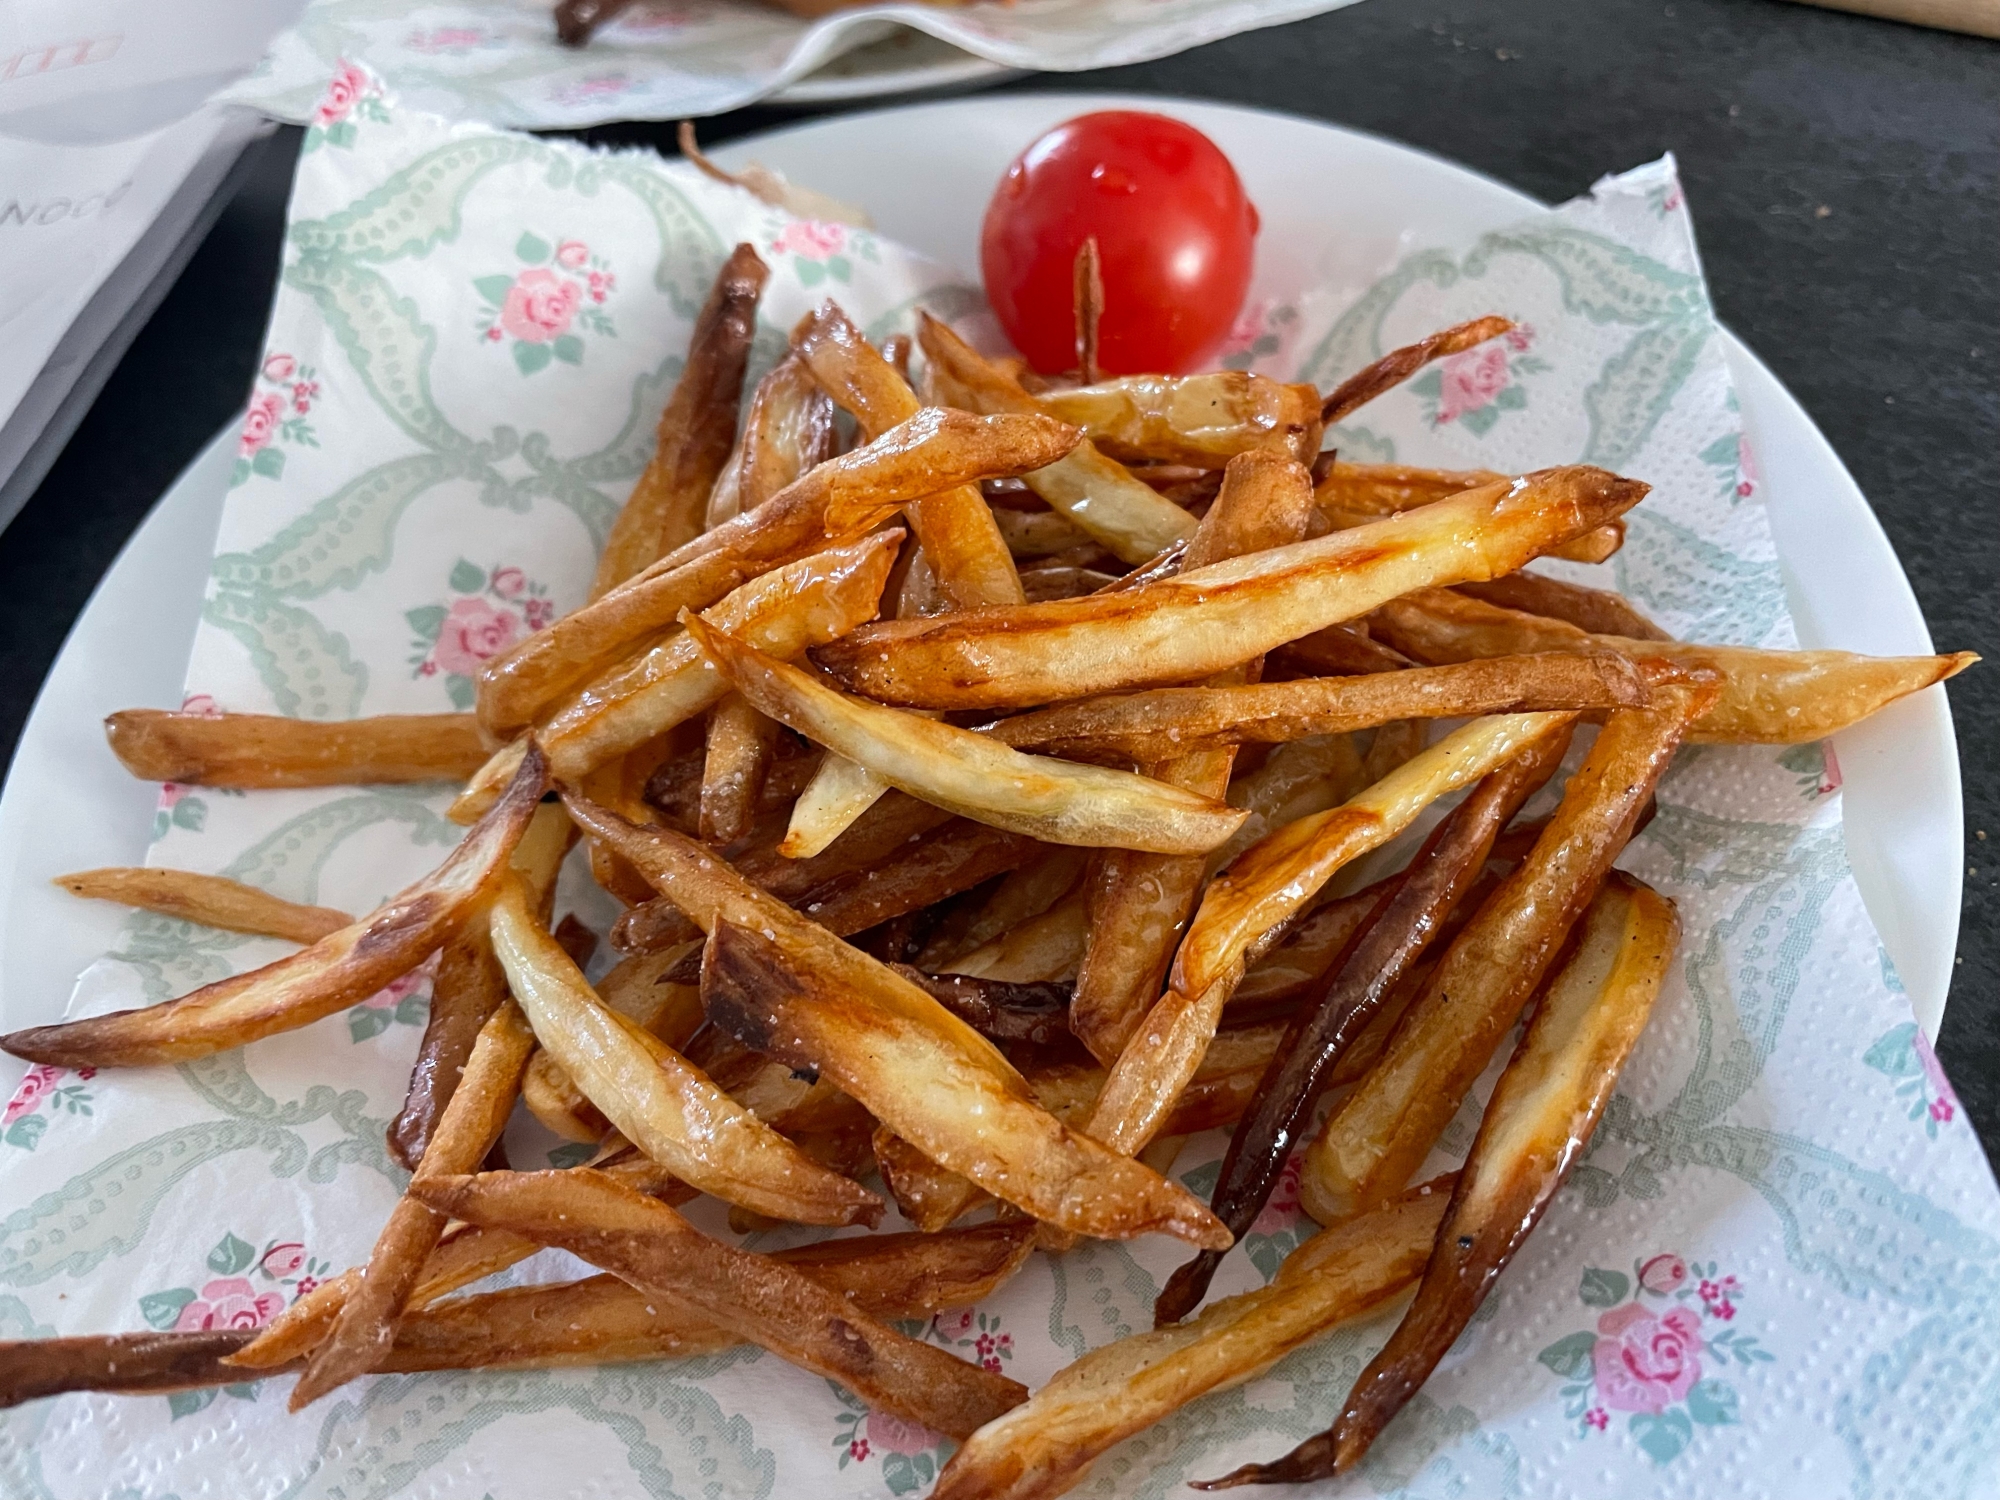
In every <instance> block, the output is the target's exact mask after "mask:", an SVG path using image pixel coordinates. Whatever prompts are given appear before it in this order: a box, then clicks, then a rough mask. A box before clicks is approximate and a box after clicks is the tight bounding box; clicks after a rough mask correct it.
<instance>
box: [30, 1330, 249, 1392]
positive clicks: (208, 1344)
mask: <svg viewBox="0 0 2000 1500" xmlns="http://www.w3.org/2000/svg"><path fill="white" fill-rule="evenodd" d="M255 1337H256V1332H255V1330H253V1329H248V1328H204V1329H200V1330H187V1331H175V1332H171V1333H150V1332H149V1333H113V1334H88V1335H85V1336H83V1337H80V1338H62V1339H18V1340H8V1341H5V1342H0V1409H4V1408H7V1407H13V1406H20V1405H22V1404H23V1403H24V1402H28V1401H39V1400H41V1399H43V1398H44V1397H46V1396H60V1395H64V1394H66V1393H67V1392H70V1391H119V1392H124V1393H127V1394H131V1395H139V1394H154V1393H164V1392H167V1391H185V1390H190V1389H198V1388H200V1387H202V1386H210V1385H226V1384H228V1383H229V1382H231V1381H236V1380H241V1379H242V1378H243V1372H242V1371H241V1370H239V1369H236V1368H234V1367H233V1366H230V1365H226V1364H224V1363H223V1359H224V1358H225V1357H226V1356H228V1355H231V1354H234V1353H235V1352H236V1351H237V1350H239V1349H241V1348H242V1347H243V1346H244V1345H245V1344H247V1343H249V1342H250V1340H251V1339H253V1338H255Z"/></svg>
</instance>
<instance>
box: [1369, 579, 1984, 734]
mask: <svg viewBox="0 0 2000 1500" xmlns="http://www.w3.org/2000/svg"><path fill="white" fill-rule="evenodd" d="M1375 620H1376V624H1377V627H1378V628H1379V630H1380V632H1381V634H1382V635H1384V636H1385V637H1386V638H1387V639H1388V640H1389V642H1390V643H1391V644H1392V645H1394V646H1395V647H1396V649H1397V650H1399V651H1404V652H1407V653H1408V654H1409V655H1411V656H1414V657H1416V658H1417V659H1418V660H1420V661H1433V662H1439V661H1466V660H1470V659H1472V658H1474V657H1481V656H1494V655H1500V654H1503V653H1506V652H1512V651H1518V650H1523V649H1525V650H1530V651H1607V652H1616V653H1618V654H1620V655H1622V656H1628V657H1630V658H1632V660H1634V661H1635V662H1638V663H1639V664H1640V665H1641V666H1642V667H1643V666H1646V665H1647V664H1650V663H1655V662H1657V663H1661V664H1663V665H1671V666H1675V667H1679V668H1682V669H1684V670H1687V671H1692V672H1713V673H1715V674H1717V675H1718V677H1719V680H1720V682H1721V687H1722V691H1721V693H1720V695H1719V696H1718V697H1717V698H1716V700H1715V704H1714V706H1713V707H1712V708H1710V709H1709V710H1708V712H1707V714H1706V715H1704V716H1703V718H1702V720H1701V722H1700V723H1698V724H1697V725H1695V727H1694V730H1693V733H1692V734H1691V735H1690V736H1689V738H1690V739H1691V740H1693V741H1694V742H1695V743H1696V744H1726V745H1745V744H1748V745H1793V744H1805V743H1809V742H1810V741H1813V740H1820V739H1825V738H1826V737H1827V736H1828V735H1830V734H1835V733H1838V732H1839V731H1840V730H1842V729H1845V728H1847V727H1848V725H1850V724H1854V723H1858V722H1859V721H1860V720H1862V719H1865V718H1867V717H1868V716H1869V715H1870V714H1872V713H1874V712H1875V711H1876V710H1877V709H1879V708H1883V707H1886V706H1887V705H1888V704H1891V703H1893V702H1895V701H1896V700H1897V699H1898V698H1903V697H1907V696H1908V695H1909V694H1911V693H1916V692H1921V691H1923V689H1925V688H1927V687H1930V686H1932V685H1933V684H1934V683H1939V682H1943V681H1944V680H1945V679H1946V678H1949V677H1954V676H1956V675H1957V674H1958V673H1960V672H1962V671H1964V670H1965V669H1966V668H1967V667H1969V666H1971V665H1972V664H1973V663H1974V662H1976V661H1978V660H1979V657H1978V656H1977V654H1975V653H1973V652H1971V651H1960V652H1956V653H1954V654H1952V655H1948V656H1857V655H1855V654H1854V653H1852V652H1848V651H1762V650H1758V649H1756V648H1754V647H1750V646H1702V645H1695V644H1692V643H1690V642H1685V641H1655V640H1635V639H1631V638H1629V637H1625V636H1614V635H1590V634H1587V633H1585V632H1584V631H1581V630H1578V629H1577V628H1576V627H1575V626H1574V625H1570V624H1567V623H1565V622H1564V621H1561V620H1553V619H1547V618H1544V617H1543V616H1540V615H1530V614H1524V613H1522V612H1521V611H1519V610H1513V609H1503V608H1501V607H1500V606H1498V605H1494V604H1487V603H1484V602H1482V601H1481V600H1478V599H1471V598H1467V597H1465V596H1463V595H1458V594H1453V593H1451V592H1449V591H1445V590H1423V591H1420V592H1419V593H1417V594H1415V595H1414V596H1413V597H1411V598H1408V599H1397V600H1394V601H1392V602H1391V603H1389V604H1386V605H1384V606H1383V607H1382V608H1381V609H1380V610H1378V611H1377V612H1376V616H1375Z"/></svg>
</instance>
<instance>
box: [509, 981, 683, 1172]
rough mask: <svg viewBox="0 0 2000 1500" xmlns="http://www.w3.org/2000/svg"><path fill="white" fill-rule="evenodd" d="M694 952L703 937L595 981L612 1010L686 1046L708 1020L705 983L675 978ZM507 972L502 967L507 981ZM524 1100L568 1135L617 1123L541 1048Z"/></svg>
mask: <svg viewBox="0 0 2000 1500" xmlns="http://www.w3.org/2000/svg"><path fill="white" fill-rule="evenodd" d="M488 947H489V948H490V947H491V944H488ZM690 954H692V955H693V956H694V957H695V958H697V959H699V958H700V956H701V945H700V944H699V943H698V942H695V943H683V944H681V945H680V946H679V947H675V948H668V949H665V950H663V951H662V952H659V953H649V954H641V955H638V956H635V957H632V958H628V959H625V960H624V961H623V962H622V963H620V964H618V965H617V966H616V967H614V968H613V969H612V970H611V972H610V973H608V974H606V975H605V976H604V978H603V979H601V980H599V981H598V982H597V984H596V985H595V986H594V988H595V989H596V991H597V998H598V999H600V1000H601V1001H603V1002H604V1006H605V1008H606V1009H607V1010H614V1011H616V1012H617V1013H618V1014H619V1015H621V1016H623V1017H625V1019H626V1020H628V1021H630V1022H632V1023H633V1024H634V1025H636V1026H639V1027H641V1028H642V1029H644V1030H646V1031H650V1032H651V1033H652V1034H653V1035H654V1036H655V1037H657V1038H658V1039H659V1040H661V1041H662V1042H665V1043H666V1044H667V1045H668V1046H669V1047H672V1048H673V1049H674V1050H675V1051H681V1050H683V1049H684V1048H685V1047H686V1046H687V1043H688V1039H689V1038H690V1037H692V1036H693V1035H694V1034H695V1032H696V1031H697V1030H698V1029H699V1028H700V1026H701V1023H702V1014H701V991H700V989H699V987H698V986H697V985H695V984H694V983H692V982H689V983H680V982H677V981H676V980H675V979H674V978H673V971H674V969H675V966H676V965H678V964H679V962H680V961H681V959H683V958H684V957H686V956H688V955H690ZM493 964H494V968H495V969H496V970H499V964H500V961H499V959H497V958H496V959H494V960H493ZM506 977H507V976H506V974H505V972H504V971H500V980H501V983H502V984H503V985H504V984H505V983H506ZM521 1102H522V1103H523V1104H525V1105H527V1106H528V1112H529V1113H530V1114H532V1115H533V1116H534V1117H535V1118H536V1119H537V1120H539V1121H540V1122H541V1123H542V1124H543V1125H544V1126H545V1127H547V1128H548V1129H549V1130H550V1131H552V1132H554V1133H555V1134H556V1135H559V1136H561V1137H562V1138H563V1139H564V1140H566V1141H582V1142H589V1143H592V1144H595V1143H596V1142H598V1141H601V1140H603V1139H604V1137H605V1134H606V1132H608V1131H609V1130H610V1129H611V1122H610V1121H609V1120H607V1119H605V1118H604V1112H603V1111H602V1110H600V1109H599V1108H598V1107H597V1106H596V1105H595V1104H592V1103H591V1102H590V1100H589V1099H587V1098H585V1097H584V1093H583V1090H582V1089H580V1088H578V1087H577V1086H576V1080H574V1079H573V1078H571V1077H570V1076H569V1071H568V1069H566V1068H564V1067H563V1065H562V1064H561V1063H559V1062H557V1061H556V1060H555V1058H554V1057H552V1056H551V1055H550V1054H548V1053H547V1052H540V1051H538V1052H536V1053H535V1055H534V1057H533V1058H531V1059H530V1060H529V1062H528V1071H527V1072H526V1073H525V1074H523V1075H522V1078H521Z"/></svg>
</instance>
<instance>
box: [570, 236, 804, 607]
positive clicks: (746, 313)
mask: <svg viewBox="0 0 2000 1500" xmlns="http://www.w3.org/2000/svg"><path fill="white" fill-rule="evenodd" d="M770 274H771V271H770V267H768V266H766V265H765V264H764V262H763V261H762V260H760V259H759V258H758V255H757V252H756V251H755V250H753V249H751V248H750V247H749V246H748V245H738V246H737V247H736V248H735V249H734V250H733V251H731V252H730V254H729V258H728V259H727V260H725V261H724V262H723V264H722V269H721V270H719V271H718V272H716V276H715V285H714V286H713V287H711V288H710V289H709V293H708V300H707V302H705V303H704V304H703V305H702V309H701V311H700V313H698V314H697V315H696V317H695V322H694V333H693V335H692V337H691V338H690V340H689V343H688V353H687V363H686V365H685V366H683V368H682V370H681V378H680V379H679V380H678V381H677V382H676V383H675V385H674V392H673V394H672V395H671V396H669V397H668V398H667V404H666V408H665V410H663V411H662V412H661V413H660V421H659V426H658V440H657V446H656V447H655V449H654V451H653V456H652V459H651V460H650V461H649V462H648V463H647V465H646V469H645V472H644V473H642V474H641V475H640V476H639V481H638V483H637V484H635V485H633V486H632V493H631V495H630V496H629V497H628V498H627V499H626V501H625V505H624V508H623V509H621V510H620V511H619V512H618V519H617V520H616V521H614V522H612V524H611V535H610V536H609V537H608V538H606V540H605V543H604V550H603V552H601V553H599V554H598V558H597V577H596V581H595V582H594V584H593V585H592V587H591V597H592V598H596V597H598V596H599V595H602V594H606V593H609V592H610V591H611V590H612V589H614V588H616V587H617V586H618V585H619V584H621V583H623V582H624V581H625V580H626V579H628V578H630V577H632V575H633V574H635V573H638V572H639V571H641V570H642V569H644V568H645V567H646V566H647V565H649V564H650V563H652V562H654V561H656V560H657V559H658V558H659V557H660V556H661V555H662V554H665V553H669V552H672V551H673V550H674V549H675V548H676V547H678V546H680V545H681V544H682V543H683V542H686V541H689V540H691V539H692V538H693V537H695V536H697V535H698V534H699V533H700V532H701V529H702V521H703V518H704V516H705V515H706V513H707V509H708V495H709V491H710V490H712V489H714V488H715V477H716V475H717V474H719V473H721V472H722V466H723V465H724V464H725V463H727V462H728V461H729V450H730V447H731V446H732V445H733V444H734V443H735V441H736V413H737V408H738V406H739V405H740V404H741V402H742V399H743V372H744V370H745V369H746V368H747V367H748V365H749V362H750V341H751V339H752V337H753V336H754V335H755V334H756V331H757V302H758V299H759V298H760V297H762V295H763V292H764V282H765V281H766V280H767V279H768V278H769V276H770Z"/></svg>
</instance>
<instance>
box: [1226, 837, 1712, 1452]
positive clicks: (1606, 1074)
mask: <svg viewBox="0 0 2000 1500" xmlns="http://www.w3.org/2000/svg"><path fill="white" fill-rule="evenodd" d="M1679 939H1680V920H1679V917H1678V915H1677V914H1676V912H1675V910H1674V904H1673V903H1672V902H1671V901H1669V900H1667V899H1666V898H1664V897H1662V896H1660V895H1658V894H1657V893H1655V892H1654V891H1652V890H1651V889H1649V888H1648V887H1646V886H1644V885H1642V884H1640V883H1639V882H1638V881H1636V880H1633V879H1631V878H1630V877H1629V876H1625V875H1621V874H1618V873H1616V872H1614V873H1613V874H1612V875H1611V877H1610V879H1609V880H1608V881H1607V883H1606V885H1605V887H1604V889H1603V890H1602V891H1601V892H1600V893H1599V894H1598V896H1597V899H1596V900H1595V901H1593V902H1592V903H1591V906H1590V909H1589V911H1588V912H1586V913H1585V915H1584V918H1583V924H1582V933H1581V936H1580V939H1579V942H1578V945H1577V950H1576V952H1575V954H1574V955H1572V956H1571V958H1570V959H1569V961H1568V962H1567V963H1566V964H1564V966H1563V968H1562V969H1561V970H1560V971H1559V972H1558V973H1557V974H1556V976H1555V978H1554V979H1553V980H1551V981H1550V984H1549V988H1548V993H1547V994H1546V995H1544V996H1543V997H1542V1001H1541V1003H1540V1004H1539V1005H1538V1006H1537V1007H1536V1008H1535V1018H1534V1020H1533V1021H1531V1022H1530V1023H1529V1025H1528V1032H1527V1035H1526V1036H1524V1037H1523V1038H1522V1039H1521V1045H1520V1047H1519V1048H1518V1049H1517V1050H1516V1051H1515V1053H1514V1056H1513V1059H1512V1061H1510V1062H1509V1063H1508V1064H1507V1068H1506V1071H1505V1072H1503V1073H1502V1074H1501V1075H1500V1081H1499V1082H1498V1083H1497V1084H1495V1085H1494V1088H1493V1096H1492V1098H1491V1099H1489V1100H1488V1101H1487V1105H1486V1116H1485V1118H1484V1119H1483V1120H1482V1121H1481V1122H1480V1126H1479V1134H1478V1135H1477V1136H1476V1137H1475V1138H1474V1140H1473V1143H1472V1153H1471V1155H1469V1156H1468V1157H1467V1158H1466V1161H1465V1168H1464V1170H1463V1171H1461V1172H1460V1173H1459V1177H1458V1185H1457V1187H1456V1188H1454V1189H1453V1190H1452V1195H1451V1202H1450V1205H1449V1207H1447V1208H1446V1210H1445V1215H1444V1222H1443V1224H1442V1225H1440V1226H1439V1229H1438V1234H1437V1243H1436V1246H1435V1248H1434V1249H1433V1250H1432V1251H1431V1255H1430V1263H1429V1265H1428V1266H1427V1267H1426V1268H1425V1271H1424V1279H1423V1281H1422V1282H1421V1283H1420V1284H1419V1285H1418V1288H1417V1296H1416V1301H1415V1302H1413V1303H1412V1304H1411V1306H1410V1310H1409V1311H1408V1312H1407V1313H1405V1314H1404V1315H1403V1321H1402V1322H1401V1323H1400V1324H1399V1325H1398V1326H1397V1328H1396V1331H1395V1333H1393V1334H1391V1335H1390V1337H1389V1342H1388V1343H1387V1344H1386V1345H1384V1346H1383V1348H1382V1350H1381V1352H1380V1353H1378V1354H1377V1355H1376V1356H1375V1358H1374V1360H1373V1361H1372V1362H1371V1363H1370V1364H1369V1366H1368V1368H1367V1369H1366V1370H1364V1371H1363V1372H1362V1374H1361V1378H1360V1379H1359V1380H1358V1381H1356V1382H1355V1385H1354V1389H1353V1390H1352V1391H1351V1392H1349V1393H1348V1397H1347V1404H1346V1405H1345V1406H1344V1407H1343V1408H1342V1409H1341V1413H1340V1416H1339V1418H1338V1419H1337V1420H1336V1421H1335V1422H1334V1424H1333V1426H1332V1427H1330V1428H1329V1429H1328V1430H1327V1431H1325V1432H1323V1433H1321V1434H1319V1435H1318V1436H1316V1437H1311V1438H1308V1439H1306V1441H1305V1442H1303V1443H1301V1444H1300V1445H1299V1446H1298V1447H1296V1448H1294V1449H1293V1450H1292V1451H1291V1452H1290V1453H1288V1454H1286V1455H1285V1456H1284V1457H1283V1458H1281V1459H1279V1460H1277V1461H1276V1462H1275V1463H1268V1464H1247V1465H1245V1466H1244V1467H1243V1468H1241V1469H1238V1470H1237V1471H1236V1472H1235V1473H1233V1474H1231V1475H1229V1476H1228V1477H1227V1478H1226V1479H1223V1480H1220V1481H1217V1482H1216V1483H1214V1484H1212V1485H1207V1486H1203V1488H1211V1489H1221V1488H1226V1487H1229V1486H1231V1485H1237V1484H1307V1483H1311V1482H1313V1481H1316V1480H1321V1479H1330V1478H1332V1477H1333V1476H1334V1475H1335V1474H1345V1473H1348V1472H1349V1471H1351V1470H1352V1469H1353V1468H1354V1467H1355V1465H1357V1464H1358V1463H1360V1461H1361V1459H1362V1457H1363V1455H1364V1454H1366V1453H1367V1451H1368V1449H1369V1447H1370V1446H1371V1445H1372V1444H1373V1443H1374V1441H1375V1439H1376V1438H1377V1437H1379V1436H1380V1435H1381V1432H1382V1429H1383V1428H1384V1427H1385V1426H1387V1425H1388V1423H1389V1421H1390V1419H1391V1418H1393V1417H1394V1416H1395V1415H1396V1413H1397V1412H1399V1411H1401V1410H1402V1408H1403V1407H1404V1405H1406V1404H1407V1403H1408V1401H1409V1399H1410V1397H1411V1396H1413V1395H1415V1394H1416V1392H1417V1390H1418V1388H1419V1387H1420V1386H1422V1384H1423V1383H1424V1381H1425V1380H1426V1379H1428V1378H1429V1376H1430V1373H1431V1371H1432V1370H1434V1369H1436V1368H1437V1363H1438V1361H1439V1360H1440V1359H1442V1358H1443V1357H1444V1354H1445V1351H1446V1350H1447V1349H1449V1348H1450V1347H1451V1346H1452V1344H1453V1343H1454V1342H1455V1341H1456V1340H1457V1338H1458V1336H1459V1335H1460V1334H1461V1333H1463V1332H1464V1331H1465V1328H1466V1325H1467V1324H1469V1323H1470V1322H1471V1321H1472V1317H1473V1314H1475V1313H1476V1312H1478V1310H1479V1307H1480V1304H1481V1303H1483V1302H1484V1301H1485V1300H1486V1296H1487V1294H1488V1293H1489V1292H1490V1291H1491V1290H1492V1289H1493V1283H1494V1282H1495V1281H1496V1280H1497V1279H1498V1278H1499V1275H1500V1273H1501V1272H1502V1271H1503V1270H1505V1269H1506V1267H1507V1263H1508V1262H1509V1261H1511V1260H1512V1259H1513V1258H1514V1254H1515V1252H1516V1251H1518V1250H1519V1249H1520V1248H1521V1246H1522V1244H1523V1243H1525V1242H1526V1240H1527V1238H1528V1236H1529V1235H1530V1234H1531V1233H1533V1232H1534V1228H1535V1225H1536V1224H1538V1223H1539V1222H1540V1221H1541V1217H1542V1215H1543V1213H1544V1212H1546V1211H1547V1209H1548V1206H1549V1203H1550V1202H1551V1201H1552V1200H1553V1199H1554V1197H1555V1194H1556V1190H1557V1189H1558V1188H1560V1187H1561V1186H1562V1183H1563V1180H1564V1179H1565V1178H1566V1177H1567V1176H1568V1175H1569V1169H1570V1168H1571V1167H1572V1166H1573V1165H1575V1163H1576V1162H1578V1161H1579V1160H1581V1159H1582V1157H1583V1151H1584V1148H1585V1147H1586V1146H1587V1145H1588V1144H1589V1143H1590V1137H1591V1135H1592V1133H1593V1132H1594V1131H1595V1130H1596V1129H1597V1122H1598V1121H1599V1120H1600V1119H1602V1118H1603V1116H1604V1108H1605V1105H1606V1104H1608V1103H1609V1102H1610V1099H1611V1091H1612V1089H1613V1088H1614V1087H1615V1086H1616V1085H1617V1082H1618V1075H1619V1073H1620V1072H1621V1071H1622V1070H1623V1068H1624V1066H1625V1060H1626V1058H1628V1057H1629V1056H1630V1055H1631V1052H1632V1047H1633V1045H1634V1044H1635V1043H1636V1042H1637V1041H1638V1039H1639V1033H1640V1032H1641V1031H1643V1030H1644V1029H1645V1026H1646V1019H1647V1017H1648V1016H1649V1015H1651V1013H1652V1008H1653V1001H1654V999H1655V998H1656V997H1657V996H1658V995H1659V992H1660V985H1661V982H1662V981H1663V980H1664V979H1665V978H1666V972H1667V967H1668V965H1669V964H1670V963H1671V962H1672V960H1673V956H1674V949H1675V946H1676V945H1677V943H1678V942H1679Z"/></svg>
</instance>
